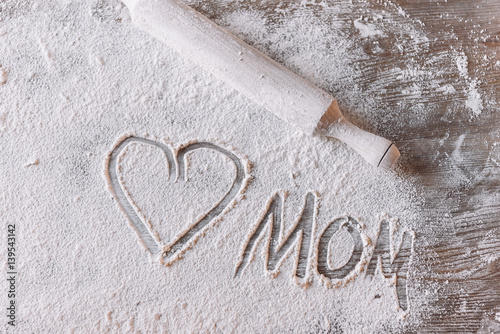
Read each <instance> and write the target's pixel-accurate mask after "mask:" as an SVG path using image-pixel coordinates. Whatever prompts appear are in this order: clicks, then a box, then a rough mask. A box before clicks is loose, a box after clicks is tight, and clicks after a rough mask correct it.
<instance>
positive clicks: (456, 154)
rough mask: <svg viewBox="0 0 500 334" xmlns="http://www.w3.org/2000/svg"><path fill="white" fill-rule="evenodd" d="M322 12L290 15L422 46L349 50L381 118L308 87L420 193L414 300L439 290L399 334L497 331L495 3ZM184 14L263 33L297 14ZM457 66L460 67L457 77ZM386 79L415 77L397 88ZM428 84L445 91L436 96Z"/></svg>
mask: <svg viewBox="0 0 500 334" xmlns="http://www.w3.org/2000/svg"><path fill="white" fill-rule="evenodd" d="M324 2H325V3H327V5H328V6H321V2H320V1H308V2H305V4H304V6H303V7H301V9H300V10H309V11H312V12H314V13H315V15H316V16H317V17H318V18H319V19H320V20H323V21H324V22H328V23H329V24H331V25H332V30H334V31H335V32H336V33H339V34H343V35H344V36H347V37H348V36H354V35H355V34H357V33H358V32H357V31H356V29H355V28H354V26H353V24H352V23H353V22H354V21H355V20H356V19H358V18H359V17H362V16H363V15H364V16H370V15H371V14H373V13H374V12H375V11H385V12H386V13H389V14H390V15H392V16H391V21H390V22H384V21H383V20H385V18H382V23H387V24H389V25H392V26H393V27H398V25H399V26H400V27H402V28H401V30H404V29H403V27H405V26H409V25H412V26H413V27H414V31H416V32H417V33H418V34H420V33H421V35H422V36H425V38H422V39H421V40H419V41H416V40H415V39H413V40H411V38H412V36H410V35H409V34H405V32H404V31H402V32H398V30H397V29H393V30H392V33H391V32H390V33H387V34H386V35H385V36H384V37H380V38H371V39H367V40H366V41H365V42H363V43H361V44H360V45H359V47H358V48H357V49H358V50H354V51H362V52H363V53H361V56H360V57H358V58H357V60H356V63H355V64H351V65H352V66H354V67H355V68H356V69H357V71H356V74H355V77H354V78H353V79H354V80H355V82H356V84H357V85H359V87H362V88H365V90H367V91H370V92H374V91H376V92H377V93H376V94H375V96H372V98H373V99H374V100H376V102H377V103H378V106H380V107H383V108H384V109H385V110H386V112H385V113H384V114H383V115H382V114H372V113H363V112H362V111H360V109H359V106H358V105H356V103H354V102H352V101H350V100H349V98H348V97H346V95H343V94H342V90H343V89H345V87H339V86H335V85H330V86H329V85H328V84H327V80H328V79H327V78H326V77H324V75H325V74H322V75H320V76H319V78H317V82H316V83H317V84H319V85H320V86H322V84H323V87H322V88H323V89H326V90H327V91H328V92H329V93H331V94H332V95H333V96H335V97H336V98H337V99H338V100H339V104H340V107H341V109H342V112H343V113H344V114H345V115H346V117H347V118H350V119H351V120H353V121H355V122H357V123H358V124H369V125H367V126H365V128H367V130H373V129H375V130H377V131H376V132H378V134H380V135H383V136H386V137H388V138H389V139H391V140H393V141H394V142H395V144H396V145H397V146H398V147H399V148H400V151H401V154H402V157H401V165H402V168H403V169H404V170H405V171H406V173H408V174H410V175H411V176H413V177H415V178H416V179H417V183H418V184H419V185H420V187H421V191H422V195H423V197H424V198H425V205H424V212H423V214H424V216H425V220H426V224H425V228H423V229H422V230H420V231H416V232H417V239H416V242H415V246H414V247H415V252H416V254H417V257H419V258H420V260H422V261H420V263H421V264H420V267H419V268H418V270H417V272H418V273H419V274H418V275H417V276H418V277H417V278H416V279H418V280H419V283H420V284H421V286H422V289H423V290H425V287H426V286H427V285H428V286H431V285H432V286H434V287H435V286H436V284H437V285H438V286H439V288H437V289H435V288H433V290H432V292H433V293H435V294H436V296H437V298H436V299H435V301H434V302H433V303H432V304H430V305H428V306H427V309H426V310H425V313H426V314H425V317H424V321H423V322H422V323H421V324H420V325H419V326H418V327H417V328H409V329H408V330H407V332H408V333H410V332H418V333H423V332H428V333H476V332H480V333H481V332H485V333H486V332H500V322H499V321H498V317H497V318H496V320H495V314H496V313H497V312H500V259H499V256H500V128H499V125H500V113H499V111H500V108H499V106H498V101H499V99H500V2H499V1H497V0H483V1H468V0H461V1H448V2H446V1H424V0H416V1H415V0H412V1H409V0H405V1H403V0H399V1H390V0H366V1H353V2H351V3H349V4H348V3H346V2H340V1H324ZM188 3H189V4H190V5H192V6H193V7H194V8H196V9H197V10H199V11H200V12H202V13H203V14H205V15H207V16H208V17H210V18H212V19H214V20H215V21H219V23H221V24H223V22H220V21H221V18H223V17H224V15H227V13H231V12H233V11H239V10H253V11H259V12H263V13H265V17H266V24H268V25H270V26H272V25H273V24H277V23H279V22H280V20H282V19H283V13H286V12H287V11H293V10H297V8H298V7H297V6H296V3H294V2H281V1H278V0H267V1H265V0H257V1H246V2H239V1H238V2H226V1H222V0H221V1H213V2H206V1H190V2H188ZM292 4H295V6H292ZM332 13H333V14H332ZM297 15H300V13H299V14H297ZM418 34H417V35H418ZM240 37H242V38H245V36H240ZM417 37H418V36H417ZM394 40H398V41H399V42H400V43H393V42H394ZM405 41H407V43H406V44H405ZM247 42H248V43H250V44H253V45H256V47H257V48H259V49H261V50H262V51H264V52H265V53H267V54H269V55H270V56H271V57H273V58H275V59H276V60H278V61H282V55H281V54H280V50H273V48H272V46H269V45H259V41H257V40H247ZM398 44H399V49H398ZM401 45H402V46H401ZM457 59H458V60H460V59H463V60H464V62H465V66H466V68H465V69H463V68H462V70H461V69H460V66H461V65H460V64H457ZM412 64H414V65H415V66H413V67H412ZM457 66H458V70H457ZM289 67H290V66H289ZM291 68H292V70H295V71H298V72H300V69H298V68H293V66H291ZM395 68H400V69H407V70H409V71H412V69H415V71H417V70H418V69H420V70H423V71H421V74H419V73H418V72H412V77H411V78H410V79H408V78H406V79H405V78H403V79H402V78H401V73H400V72H397V71H394V69H395ZM412 78H413V79H415V80H414V81H412ZM431 83H434V84H435V83H438V84H439V85H438V86H439V87H446V85H452V86H453V87H455V89H454V91H453V92H451V93H450V94H438V92H437V89H438V88H437V87H436V85H432V84H431ZM414 84H416V85H418V87H419V90H418V91H415V90H414V89H413V88H412V87H414ZM471 88H474V89H477V91H478V92H479V94H480V96H481V103H482V108H480V110H479V111H478V110H477V109H476V113H474V112H471V109H470V108H468V107H467V103H468V102H467V101H468V99H470V98H471V97H470V95H468V93H467V92H470V91H471ZM363 98H364V97H361V99H363ZM423 111H426V112H425V113H424V112H423ZM423 115H425V117H423ZM426 259H427V260H426ZM409 293H410V294H411V293H415V291H413V292H412V291H410V292H409Z"/></svg>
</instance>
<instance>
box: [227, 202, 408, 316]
mask: <svg viewBox="0 0 500 334" xmlns="http://www.w3.org/2000/svg"><path fill="white" fill-rule="evenodd" d="M316 202H317V198H316V196H315V195H314V194H312V193H308V194H307V195H306V198H305V203H304V207H303V209H302V212H301V214H300V215H299V218H298V220H297V222H296V224H295V225H294V226H293V227H292V228H291V232H289V233H288V235H287V236H286V237H282V238H281V239H282V240H281V242H280V236H282V235H284V233H283V231H282V229H283V228H284V222H283V216H284V208H283V203H284V200H283V199H282V196H280V195H279V194H276V195H274V196H273V197H271V199H270V201H269V202H268V205H267V208H266V211H265V213H264V215H263V216H262V217H261V218H260V219H259V221H258V223H257V224H256V225H255V228H254V229H253V230H252V232H251V233H250V236H249V238H248V240H247V242H246V245H245V247H244V250H243V252H242V256H241V261H240V263H239V264H238V266H237V269H236V273H235V277H238V276H240V275H242V272H243V269H244V268H245V267H246V266H247V265H248V264H249V262H250V261H251V260H252V259H253V258H254V254H255V252H256V249H257V245H258V243H259V239H261V238H262V236H263V235H264V234H266V227H268V229H267V230H268V231H270V232H269V233H268V239H267V256H266V264H265V266H266V270H268V271H269V272H270V273H271V274H277V273H278V271H279V267H280V266H281V264H282V263H283V261H284V260H285V259H286V257H287V255H290V253H291V252H292V251H293V248H294V247H295V246H296V245H298V250H297V251H296V252H297V257H296V269H295V276H296V277H297V278H299V279H304V278H305V277H306V275H307V271H308V270H310V269H309V268H310V267H311V266H310V265H309V264H310V263H312V267H316V270H317V273H318V274H319V275H320V276H321V278H322V279H323V280H325V281H326V283H327V284H328V285H329V286H333V285H336V286H340V285H342V284H345V283H347V282H348V281H349V280H350V279H354V278H355V277H356V276H357V275H361V274H364V275H366V276H372V277H373V276H375V275H376V274H377V273H378V270H379V271H380V273H381V274H382V275H383V276H384V277H385V278H386V279H393V280H394V284H395V286H396V293H397V297H398V302H399V307H400V308H401V309H403V310H405V311H406V310H407V309H408V294H407V284H406V283H407V278H408V277H407V275H408V265H409V260H410V256H411V251H412V246H413V240H414V237H415V236H414V233H413V232H412V231H404V232H403V234H402V236H401V239H400V240H399V242H397V241H393V238H391V236H393V233H391V228H390V227H391V226H390V225H391V224H390V222H389V221H388V220H382V221H381V223H380V227H379V233H378V237H377V240H375V241H372V240H370V239H369V238H368V237H366V236H364V235H363V233H362V229H363V226H362V225H361V224H360V223H359V222H358V221H357V220H356V219H354V218H352V217H348V216H346V217H340V218H337V219H335V220H333V221H332V222H330V223H329V224H328V225H327V227H326V228H325V229H324V230H323V231H322V232H321V234H320V236H319V238H317V240H316V245H314V244H313V243H314V240H315V239H314V235H313V233H314V231H315V230H316V229H315V221H316V216H317V212H316V211H317V205H316ZM393 223H395V222H393ZM342 230H344V231H346V232H347V233H349V235H350V237H351V238H352V242H353V244H354V247H353V250H352V253H351V255H350V258H349V259H348V261H347V262H345V264H344V265H342V266H341V267H340V268H332V265H331V263H330V261H329V257H331V254H329V244H330V242H331V240H332V238H333V237H334V236H335V234H336V233H338V232H340V231H342ZM333 240H335V239H333ZM315 255H317V258H316V259H315V257H316V256H315Z"/></svg>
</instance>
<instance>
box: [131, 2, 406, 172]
mask: <svg viewBox="0 0 500 334" xmlns="http://www.w3.org/2000/svg"><path fill="white" fill-rule="evenodd" d="M123 2H124V3H125V5H127V7H128V8H129V10H130V13H131V16H132V21H133V22H134V23H135V24H136V25H137V26H138V27H139V28H140V29H142V30H144V31H146V32H148V33H149V34H151V35H153V36H154V37H156V38H157V39H159V40H160V41H162V42H163V43H165V44H166V45H168V46H170V47H171V48H172V49H174V50H175V51H177V52H178V53H179V54H181V55H182V56H184V57H186V58H188V59H190V60H191V61H193V62H195V63H196V64H198V65H199V66H201V67H202V68H204V69H205V70H207V71H208V72H210V73H212V74H213V75H214V76H215V77H217V78H219V79H220V80H223V81H224V82H226V83H227V84H229V85H230V86H231V87H232V88H234V89H236V90H238V91H239V92H240V93H242V94H244V95H245V96H247V97H248V98H250V99H251V100H252V101H254V102H255V103H257V104H258V105H260V106H262V107H264V108H265V109H267V110H269V111H271V112H272V113H273V114H275V115H276V116H278V117H279V118H281V119H283V120H285V121H287V122H288V123H290V124H292V125H293V126H295V127H296V128H297V129H299V130H300V131H302V132H304V133H306V134H308V135H320V136H327V137H334V138H337V139H340V140H342V141H343V142H345V143H346V144H347V145H349V146H350V147H352V148H353V149H354V150H355V151H356V152H358V153H359V154H360V155H361V156H362V157H363V158H364V159H365V160H366V161H367V162H369V163H370V164H371V165H373V166H375V167H380V168H385V169H390V168H392V167H393V166H394V165H395V163H396V161H397V160H398V158H399V151H398V149H397V148H396V146H395V145H393V144H392V143H391V142H390V141H389V140H387V139H385V138H382V137H379V136H376V135H374V134H371V133H369V132H366V131H364V130H361V129H360V128H358V127H357V126H355V125H353V124H352V123H350V122H349V121H347V120H346V119H345V118H344V117H343V116H342V114H341V112H340V110H339V107H338V105H337V101H336V100H335V99H334V98H333V97H332V96H331V95H330V94H328V93H326V92H325V91H323V90H322V89H320V88H318V87H316V86H314V85H313V84H311V83H310V82H308V81H307V80H305V79H303V78H301V77H300V76H298V75H296V74H295V73H293V72H292V71H290V70H288V69H287V68H285V67H284V66H283V65H281V64H279V63H277V62H276V61H274V60H272V59H271V58H270V57H268V56H266V55H265V54H263V53H262V52H260V51H258V50H257V49H256V48H254V47H252V46H250V45H248V44H246V43H245V42H244V41H242V40H241V39H239V38H238V37H236V36H235V35H233V34H232V33H230V32H229V31H227V30H226V29H223V28H222V27H220V26H218V25H217V24H215V23H214V22H212V21H210V20H209V19H208V18H206V17H205V16H203V15H202V14H200V13H198V12H197V11H195V10H194V9H192V8H191V7H189V6H188V5H186V4H185V3H183V2H182V1H179V0H123Z"/></svg>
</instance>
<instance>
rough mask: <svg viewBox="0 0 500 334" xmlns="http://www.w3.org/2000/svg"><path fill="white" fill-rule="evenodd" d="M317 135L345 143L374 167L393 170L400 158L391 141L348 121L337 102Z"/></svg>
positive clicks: (330, 109)
mask: <svg viewBox="0 0 500 334" xmlns="http://www.w3.org/2000/svg"><path fill="white" fill-rule="evenodd" d="M316 134H318V135H322V136H327V137H334V138H337V139H339V140H341V141H343V142H344V143H346V144H347V145H349V146H350V147H351V148H353V149H354V150H355V151H356V152H358V154H359V155H361V156H362V157H363V158H364V159H365V160H366V161H367V162H368V163H370V164H371V165H372V166H374V167H378V168H383V169H391V168H393V167H394V165H395V164H396V162H397V161H398V159H399V156H400V153H399V150H398V149H397V147H396V146H395V145H394V144H393V143H392V142H391V141H390V140H387V139H385V138H383V137H380V136H377V135H374V134H373V133H369V132H366V131H364V130H361V129H360V128H358V127H357V126H355V125H354V124H352V123H350V122H349V121H348V120H346V119H345V118H344V116H343V115H342V114H341V112H340V109H339V107H338V104H337V101H335V100H333V102H332V104H331V105H330V107H329V108H328V110H327V111H326V112H325V114H324V115H323V117H322V118H321V120H320V122H319V124H318V127H317V130H316Z"/></svg>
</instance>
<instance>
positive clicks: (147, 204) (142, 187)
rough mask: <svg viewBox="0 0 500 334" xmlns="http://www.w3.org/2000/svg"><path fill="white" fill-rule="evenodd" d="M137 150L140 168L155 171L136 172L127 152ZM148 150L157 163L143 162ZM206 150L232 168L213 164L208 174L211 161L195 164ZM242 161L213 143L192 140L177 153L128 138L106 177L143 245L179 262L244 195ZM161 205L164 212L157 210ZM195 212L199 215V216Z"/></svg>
mask: <svg viewBox="0 0 500 334" xmlns="http://www.w3.org/2000/svg"><path fill="white" fill-rule="evenodd" d="M134 146H136V152H139V158H137V157H136V160H137V161H140V162H141V163H142V165H140V164H139V166H143V168H145V167H146V168H147V169H149V167H151V165H153V167H154V170H155V172H153V173H151V172H150V173H147V172H145V171H144V170H141V169H140V168H137V164H134V161H133V160H134V159H133V158H129V157H127V158H124V157H125V156H126V154H125V153H127V151H128V150H133V147H134ZM138 148H139V149H138ZM145 148H149V149H151V150H152V151H154V153H155V154H153V157H154V156H155V155H156V159H151V158H146V160H144V159H142V160H141V156H140V152H141V151H144V149H145ZM203 152H205V153H203ZM207 152H209V153H211V154H212V155H213V153H217V154H216V155H217V156H219V158H220V157H221V156H222V157H225V160H226V163H225V165H226V167H227V160H228V161H229V162H230V163H232V165H233V166H234V168H231V170H228V169H227V168H226V169H223V168H217V166H218V165H217V164H215V165H216V168H213V167H212V168H211V169H212V170H209V169H210V167H211V166H210V165H209V164H207V163H205V165H203V164H201V163H199V164H198V165H197V164H196V160H197V158H199V157H200V156H202V154H207ZM188 156H194V159H193V160H195V161H193V163H192V164H190V163H189V159H188ZM126 159H129V160H131V161H132V163H130V164H129V165H130V166H128V167H127V165H126V164H124V166H122V162H123V160H126ZM165 162H166V163H165ZM212 162H213V161H212ZM219 162H220V161H219ZM244 162H245V161H244V160H242V159H241V158H239V157H238V156H237V155H236V154H234V153H233V152H231V151H230V150H228V149H226V148H223V147H221V146H220V145H216V144H214V143H211V142H193V143H189V144H187V145H184V146H181V147H180V148H179V149H178V150H176V151H174V150H173V149H171V148H170V147H169V146H167V145H166V144H164V143H161V142H158V141H153V140H151V139H147V138H141V137H126V138H124V139H122V140H120V141H119V142H118V143H117V144H116V146H115V147H114V149H113V150H112V151H111V153H110V154H109V156H108V159H107V162H106V173H107V179H108V183H109V187H110V190H111V192H112V193H113V196H114V197H115V199H116V200H117V202H118V204H119V206H120V208H121V209H122V210H123V211H124V212H125V214H126V215H127V217H128V219H129V220H130V222H131V224H132V225H133V227H134V228H135V230H136V231H137V233H138V234H139V237H140V238H141V240H142V242H143V243H144V244H145V246H146V247H147V249H148V250H149V251H150V252H151V253H152V254H153V256H155V257H158V258H159V259H160V261H161V262H162V263H164V264H166V265H169V264H171V263H173V262H174V261H175V260H177V259H178V258H180V256H181V255H182V254H183V253H184V252H185V251H186V250H188V249H189V248H190V247H191V246H192V245H193V244H194V243H195V242H196V240H197V239H198V238H199V237H200V235H202V234H203V233H204V231H205V230H206V229H208V228H209V227H210V226H211V225H213V224H214V223H215V222H216V221H217V220H219V219H220V218H221V217H222V216H223V215H224V214H225V213H226V212H227V211H228V209H229V208H230V207H232V206H233V205H234V203H235V202H236V200H237V198H238V196H239V195H241V194H242V193H243V192H244V190H245V188H246V184H247V182H248V180H249V177H248V173H247V167H246V166H247V164H244ZM191 165H192V166H191ZM212 165H213V163H212ZM144 166H145V167H144ZM153 167H151V168H153ZM196 167H203V168H196ZM188 171H189V173H188ZM191 172H192V173H191ZM124 174H125V175H124ZM145 174H147V176H146V175H145ZM188 174H189V176H188ZM190 174H194V175H192V176H191V175H190ZM204 174H206V175H204ZM191 179H193V180H191ZM125 180H126V181H127V182H125ZM137 180H138V181H137ZM188 193H189V194H188ZM152 199H153V200H152ZM151 202H154V203H153V204H152V203H151ZM158 203H160V204H159V206H160V207H161V209H160V210H156V209H158ZM155 205H156V209H155ZM165 206H168V207H165ZM169 210H170V211H169ZM193 210H196V211H198V212H196V217H194V213H193ZM158 212H160V213H161V214H163V216H165V213H167V214H166V216H167V217H157V218H158V219H153V220H154V221H155V223H152V222H151V221H149V220H148V219H147V218H146V217H148V218H149V217H150V216H154V215H155V213H156V215H158ZM185 213H190V214H189V215H188V216H191V217H190V218H187V219H188V223H184V222H185V219H184V220H182V219H179V217H180V216H183V214H184V215H185ZM178 220H182V221H178Z"/></svg>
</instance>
